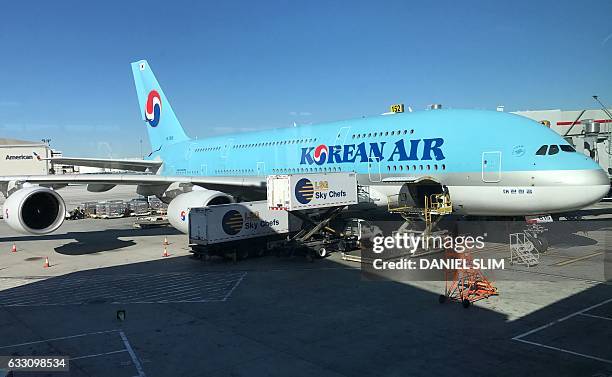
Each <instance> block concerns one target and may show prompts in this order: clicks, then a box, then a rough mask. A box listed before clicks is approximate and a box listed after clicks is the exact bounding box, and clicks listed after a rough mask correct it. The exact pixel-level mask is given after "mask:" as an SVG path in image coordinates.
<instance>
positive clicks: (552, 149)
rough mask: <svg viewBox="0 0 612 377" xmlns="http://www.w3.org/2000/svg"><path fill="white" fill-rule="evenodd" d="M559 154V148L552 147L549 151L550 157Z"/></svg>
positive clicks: (556, 146)
mask: <svg viewBox="0 0 612 377" xmlns="http://www.w3.org/2000/svg"><path fill="white" fill-rule="evenodd" d="M557 153H559V146H558V145H551V146H550V149H549V150H548V155H552V154H557Z"/></svg>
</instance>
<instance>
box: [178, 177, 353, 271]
mask: <svg viewBox="0 0 612 377" xmlns="http://www.w3.org/2000/svg"><path fill="white" fill-rule="evenodd" d="M267 183H268V197H267V201H258V202H242V203H231V204H221V205H213V206H207V207H201V208H191V210H190V212H189V227H188V229H189V243H190V246H191V249H192V252H193V253H194V254H195V255H196V256H197V257H206V258H208V257H209V256H211V255H221V256H229V257H231V258H233V259H234V260H236V259H243V258H246V257H247V256H249V255H256V256H259V255H262V254H264V253H265V252H266V250H271V249H274V250H276V251H278V253H279V254H290V255H293V254H294V253H295V252H299V253H300V254H303V255H305V256H306V257H307V258H308V259H313V258H314V257H318V258H324V257H326V256H327V255H328V254H329V253H330V252H332V251H343V252H344V251H349V250H353V249H354V248H356V247H357V237H355V236H354V235H352V234H344V232H342V231H336V230H334V229H332V228H331V227H330V222H331V220H333V219H334V218H335V217H336V216H338V215H339V214H340V213H341V212H342V211H343V210H344V209H345V208H346V207H347V206H349V205H352V204H357V201H358V200H357V179H356V176H355V173H315V174H295V175H273V176H269V177H268V179H267Z"/></svg>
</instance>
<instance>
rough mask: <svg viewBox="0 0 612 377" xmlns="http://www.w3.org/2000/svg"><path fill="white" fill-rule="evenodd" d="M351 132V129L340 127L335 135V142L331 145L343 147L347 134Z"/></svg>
mask: <svg viewBox="0 0 612 377" xmlns="http://www.w3.org/2000/svg"><path fill="white" fill-rule="evenodd" d="M350 131H351V127H349V126H345V127H341V128H340V129H339V130H338V134H337V135H336V140H335V141H334V144H333V145H344V144H346V138H347V137H348V134H349V132H350Z"/></svg>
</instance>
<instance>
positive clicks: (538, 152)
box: [536, 145, 548, 156]
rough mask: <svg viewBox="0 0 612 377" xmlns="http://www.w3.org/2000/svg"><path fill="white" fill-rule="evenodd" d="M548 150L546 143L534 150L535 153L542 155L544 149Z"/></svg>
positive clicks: (544, 152)
mask: <svg viewBox="0 0 612 377" xmlns="http://www.w3.org/2000/svg"><path fill="white" fill-rule="evenodd" d="M547 150H548V145H542V146H541V147H540V149H538V151H537V152H536V154H537V155H538V156H544V155H545V154H546V151H547Z"/></svg>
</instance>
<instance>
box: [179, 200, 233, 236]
mask: <svg viewBox="0 0 612 377" xmlns="http://www.w3.org/2000/svg"><path fill="white" fill-rule="evenodd" d="M233 201H234V198H232V197H231V196H230V195H228V194H225V193H223V192H220V191H213V190H206V189H202V190H194V191H191V192H187V193H184V194H179V195H177V197H176V198H174V199H172V201H171V202H170V204H169V205H168V221H169V222H170V224H171V225H172V226H173V227H175V228H176V229H178V230H180V231H181V232H183V233H187V232H188V231H189V229H188V226H189V225H188V224H189V210H190V209H191V208H193V207H206V206H210V205H215V204H227V203H232V202H233Z"/></svg>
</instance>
